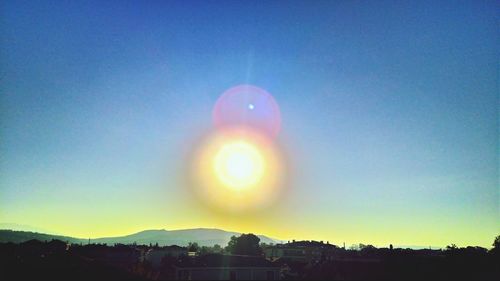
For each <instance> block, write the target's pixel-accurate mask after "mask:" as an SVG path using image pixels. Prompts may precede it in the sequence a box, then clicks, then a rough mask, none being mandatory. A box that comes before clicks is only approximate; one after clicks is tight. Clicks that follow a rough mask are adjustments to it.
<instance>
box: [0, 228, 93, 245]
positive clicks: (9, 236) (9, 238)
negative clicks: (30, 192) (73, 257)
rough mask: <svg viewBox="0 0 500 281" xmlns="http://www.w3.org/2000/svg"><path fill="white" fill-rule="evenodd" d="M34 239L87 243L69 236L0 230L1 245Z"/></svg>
mask: <svg viewBox="0 0 500 281" xmlns="http://www.w3.org/2000/svg"><path fill="white" fill-rule="evenodd" d="M33 239H35V240H40V241H50V240H53V239H57V240H61V241H68V242H70V243H83V242H84V241H85V239H79V238H74V237H69V236H61V235H53V234H45V233H38V232H31V231H16V230H8V229H2V230H0V243H6V242H12V243H22V242H26V241H29V240H33Z"/></svg>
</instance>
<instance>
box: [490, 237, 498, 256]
mask: <svg viewBox="0 0 500 281" xmlns="http://www.w3.org/2000/svg"><path fill="white" fill-rule="evenodd" d="M492 246H493V249H491V253H492V254H494V255H500V235H498V236H497V237H495V241H493V245H492Z"/></svg>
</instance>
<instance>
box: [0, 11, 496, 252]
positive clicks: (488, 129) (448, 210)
mask: <svg viewBox="0 0 500 281" xmlns="http://www.w3.org/2000/svg"><path fill="white" fill-rule="evenodd" d="M41 2H43V3H38V1H37V2H33V1H26V2H24V1H2V3H1V4H0V5H1V6H0V21H1V23H0V39H1V42H0V67H1V68H0V70H1V72H0V222H1V223H18V224H23V225H31V226H33V227H37V228H43V229H48V230H50V231H52V232H55V233H62V234H66V235H72V236H77V237H99V236H112V235H123V234H129V233H131V232H136V231H140V230H144V229H150V228H166V229H179V228H194V227H217V228H222V229H226V230H235V231H242V232H254V233H260V234H265V235H268V236H271V237H275V238H280V239H317V240H329V241H330V242H331V243H336V244H341V243H342V242H346V244H351V243H365V244H366V243H372V244H375V245H384V246H386V245H388V244H389V243H393V244H396V245H424V246H425V245H433V246H445V245H448V244H450V243H456V244H457V245H459V246H465V245H480V246H484V247H489V246H490V245H491V243H492V242H493V239H494V237H495V236H496V235H498V234H500V213H499V201H500V197H499V160H498V155H499V151H498V140H499V131H498V128H499V126H498V125H499V122H498V120H499V118H498V108H499V100H498V78H499V75H498V61H499V60H498V47H497V46H498V43H499V42H498V31H497V30H498V26H499V25H498V22H499V21H498V19H499V18H498V10H499V8H500V7H499V5H498V2H495V1H449V2H446V1H438V2H440V3H438V4H437V3H435V2H436V1H414V2H407V1H303V2H286V3H285V2H277V1H266V2H254V1H245V2H242V1H228V2H224V1H200V2H194V1H186V2H187V3H182V2H181V1H179V2H172V1H169V2H167V1H161V2H160V1H159V2H153V1H147V2H144V1H116V2H113V1H104V2H102V1H99V2H92V1H84V2H81V1H54V2H44V1H41ZM242 83H250V84H253V85H257V86H259V87H262V88H264V89H266V90H267V91H269V92H270V93H271V94H272V95H273V96H274V97H275V99H276V101H277V102H278V104H279V106H280V108H281V112H282V131H281V134H280V136H279V138H280V142H281V143H282V146H283V149H284V150H286V151H287V153H288V157H289V158H290V165H289V168H290V169H291V172H290V174H291V179H292V180H291V183H290V184H289V186H287V191H286V194H285V196H283V197H282V198H281V199H280V200H279V201H277V202H275V206H274V207H275V208H273V209H270V210H266V212H265V213H261V214H253V213H252V214H247V215H241V214H240V215H237V216H235V215H232V214H224V213H220V212H213V211H210V210H208V209H206V208H205V207H203V206H202V205H201V204H199V202H197V200H196V199H194V198H193V195H192V194H190V192H189V189H187V188H186V187H185V186H184V181H183V179H182V178H183V176H182V175H183V174H184V169H185V168H186V166H187V165H188V164H186V163H184V162H185V161H186V154H187V153H188V152H189V151H190V150H191V149H192V146H191V145H192V143H193V142H195V140H196V138H197V136H199V135H200V134H201V132H203V131H206V130H207V128H210V126H211V119H210V118H211V110H212V107H213V105H214V103H215V101H216V100H217V98H218V97H219V95H220V94H221V93H222V92H224V91H225V90H227V89H228V88H230V87H233V86H235V85H238V84H242Z"/></svg>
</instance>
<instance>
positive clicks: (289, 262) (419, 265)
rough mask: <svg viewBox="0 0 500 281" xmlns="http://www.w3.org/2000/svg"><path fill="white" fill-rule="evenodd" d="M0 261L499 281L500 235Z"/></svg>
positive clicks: (0, 275) (139, 271)
mask: <svg viewBox="0 0 500 281" xmlns="http://www.w3.org/2000/svg"><path fill="white" fill-rule="evenodd" d="M0 263H1V265H2V268H3V269H2V270H1V271H0V279H1V280H208V279H212V280H213V279H215V280H248V279H250V280H306V279H328V280H381V279H385V280H408V279H410V280H429V279H432V280H456V279H470V280H499V279H500V270H499V268H500V267H499V266H498V265H499V264H500V236H498V237H497V238H496V239H495V241H494V243H493V248H491V249H489V250H488V249H485V248H482V247H465V248H458V247H456V246H455V245H450V246H448V247H446V248H445V249H439V250H434V249H420V250H414V249H399V248H393V247H392V245H389V247H387V248H376V247H374V246H371V245H362V244H360V245H357V246H351V247H350V248H348V249H346V248H344V247H339V246H336V245H332V244H329V243H328V242H326V243H325V242H323V241H289V242H288V243H282V244H266V243H261V242H260V238H259V237H258V236H255V235H253V234H243V235H241V236H239V237H236V236H233V237H231V240H230V241H229V243H228V244H227V245H224V247H223V246H220V245H214V246H200V245H198V243H190V244H188V245H187V246H184V247H182V246H176V245H170V246H159V245H157V244H153V243H151V244H148V245H139V244H134V243H132V244H127V245H125V244H115V245H112V246H110V245H106V244H94V243H88V242H87V243H82V242H80V243H71V242H68V241H61V240H51V241H40V240H28V241H25V242H22V243H11V242H8V243H0Z"/></svg>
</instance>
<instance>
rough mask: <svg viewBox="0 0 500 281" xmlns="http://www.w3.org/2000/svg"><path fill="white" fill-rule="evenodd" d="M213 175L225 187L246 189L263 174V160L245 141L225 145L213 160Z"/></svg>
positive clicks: (253, 147)
mask: <svg viewBox="0 0 500 281" xmlns="http://www.w3.org/2000/svg"><path fill="white" fill-rule="evenodd" d="M214 162H215V163H214V169H215V174H216V175H217V177H218V179H219V180H220V181H221V182H222V183H223V184H224V185H225V186H227V187H230V188H234V189H242V188H248V187H250V186H252V185H255V184H257V183H258V182H259V181H260V180H261V178H262V176H263V174H264V169H265V167H264V166H265V165H264V159H263V157H262V155H261V153H260V152H259V151H258V149H257V148H256V147H255V146H253V145H251V144H250V143H248V142H245V141H238V142H232V143H228V144H225V145H223V146H222V147H221V149H220V150H219V151H218V152H217V154H216V156H215V160H214Z"/></svg>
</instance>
